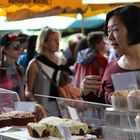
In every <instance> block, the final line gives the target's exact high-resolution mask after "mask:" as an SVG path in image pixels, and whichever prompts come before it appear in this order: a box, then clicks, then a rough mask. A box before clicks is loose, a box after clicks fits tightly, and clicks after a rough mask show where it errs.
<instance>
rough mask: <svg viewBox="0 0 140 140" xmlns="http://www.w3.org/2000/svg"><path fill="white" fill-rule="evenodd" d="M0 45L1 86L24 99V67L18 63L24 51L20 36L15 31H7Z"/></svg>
mask: <svg viewBox="0 0 140 140" xmlns="http://www.w3.org/2000/svg"><path fill="white" fill-rule="evenodd" d="M0 46H1V47H2V52H1V53H2V58H1V66H0V88H5V89H8V90H12V91H15V92H17V93H18V95H19V97H20V99H21V100H24V99H25V98H24V69H23V67H22V66H21V65H19V64H17V58H18V57H19V55H20V54H21V51H22V48H21V46H20V42H19V38H18V36H17V35H16V34H15V33H7V34H5V35H4V36H3V37H2V38H1V41H0Z"/></svg>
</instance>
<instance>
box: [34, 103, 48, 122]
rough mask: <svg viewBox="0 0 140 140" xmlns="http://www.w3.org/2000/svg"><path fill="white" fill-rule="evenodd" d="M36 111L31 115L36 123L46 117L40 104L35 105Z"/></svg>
mask: <svg viewBox="0 0 140 140" xmlns="http://www.w3.org/2000/svg"><path fill="white" fill-rule="evenodd" d="M35 107H36V110H35V112H33V114H34V115H35V117H36V120H37V122H38V121H40V120H41V119H42V118H44V117H47V112H46V110H45V108H44V107H43V106H42V105H40V104H35Z"/></svg>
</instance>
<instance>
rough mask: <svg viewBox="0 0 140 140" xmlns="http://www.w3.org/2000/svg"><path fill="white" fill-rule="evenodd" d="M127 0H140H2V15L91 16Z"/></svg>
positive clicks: (18, 17)
mask: <svg viewBox="0 0 140 140" xmlns="http://www.w3.org/2000/svg"><path fill="white" fill-rule="evenodd" d="M126 2H139V1H138V0H0V16H6V17H7V20H9V21H14V20H21V19H28V18H35V17H46V16H52V15H60V14H61V15H63V16H72V17H74V16H75V17H76V15H77V14H78V13H81V14H82V15H83V17H84V18H85V17H90V16H93V15H97V14H100V13H106V12H108V11H109V10H111V9H112V8H114V7H116V6H118V5H120V3H126Z"/></svg>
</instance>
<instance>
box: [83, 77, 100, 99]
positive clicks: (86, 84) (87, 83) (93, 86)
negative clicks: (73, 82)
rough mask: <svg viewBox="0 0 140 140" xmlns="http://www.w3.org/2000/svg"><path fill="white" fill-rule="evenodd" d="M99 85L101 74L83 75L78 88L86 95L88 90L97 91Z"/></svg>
mask: <svg viewBox="0 0 140 140" xmlns="http://www.w3.org/2000/svg"><path fill="white" fill-rule="evenodd" d="M100 86H101V76H97V75H89V76H85V78H84V80H83V81H82V83H81V86H80V90H81V93H82V95H84V96H86V95H87V94H88V93H89V92H94V93H97V91H98V90H99V89H100Z"/></svg>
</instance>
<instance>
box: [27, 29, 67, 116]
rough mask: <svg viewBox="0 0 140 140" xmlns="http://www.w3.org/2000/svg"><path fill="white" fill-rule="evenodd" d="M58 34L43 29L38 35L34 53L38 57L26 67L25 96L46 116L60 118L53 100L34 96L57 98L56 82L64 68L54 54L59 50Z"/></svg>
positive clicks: (61, 60) (62, 63)
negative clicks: (44, 111) (45, 111)
mask: <svg viewBox="0 0 140 140" xmlns="http://www.w3.org/2000/svg"><path fill="white" fill-rule="evenodd" d="M60 38H61V36H60V33H59V32H58V31H56V30H52V29H43V30H42V31H41V32H40V34H39V35H38V38H37V42H36V51H37V53H38V55H37V56H36V57H35V58H34V59H32V60H31V61H30V63H29V65H28V67H27V71H26V76H27V82H26V89H25V96H26V99H27V100H29V101H37V102H39V103H40V104H42V105H43V106H44V107H45V109H46V110H47V112H48V115H54V116H60V114H59V110H58V106H57V103H56V101H55V100H49V99H47V98H40V99H39V98H37V97H35V96H34V94H38V95H49V96H57V97H58V92H57V86H56V85H57V81H58V80H59V78H60V71H61V70H62V69H63V68H64V67H63V65H64V64H65V63H66V61H65V60H63V59H62V58H59V57H58V56H57V55H55V53H56V52H57V51H58V49H59V40H60Z"/></svg>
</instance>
